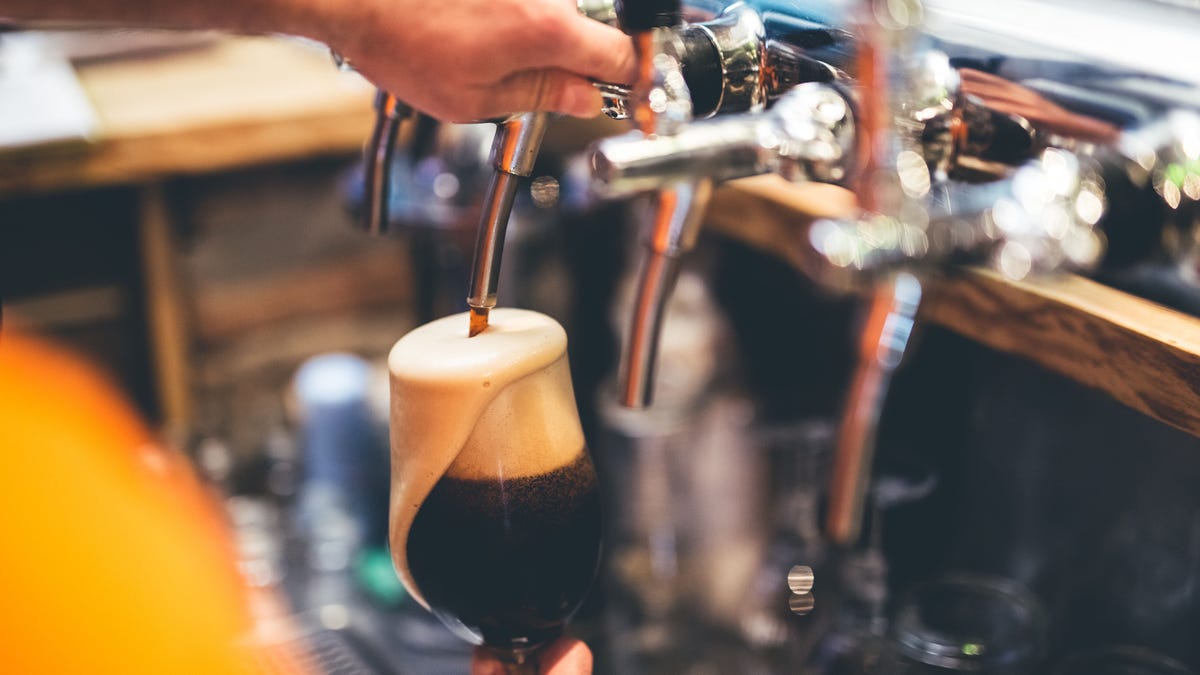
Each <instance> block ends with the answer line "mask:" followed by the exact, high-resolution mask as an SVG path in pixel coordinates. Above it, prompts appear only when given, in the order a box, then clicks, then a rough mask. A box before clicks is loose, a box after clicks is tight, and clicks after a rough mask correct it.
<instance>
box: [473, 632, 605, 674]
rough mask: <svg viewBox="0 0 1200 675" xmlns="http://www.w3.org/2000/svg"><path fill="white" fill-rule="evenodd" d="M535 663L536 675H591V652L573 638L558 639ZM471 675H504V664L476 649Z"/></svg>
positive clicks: (539, 655)
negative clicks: (536, 663) (536, 667)
mask: <svg viewBox="0 0 1200 675" xmlns="http://www.w3.org/2000/svg"><path fill="white" fill-rule="evenodd" d="M537 662H538V671H537V672H538V675H592V652H591V650H590V649H588V647H587V645H585V644H583V643H582V642H580V641H579V640H576V639H575V638H569V637H564V638H559V639H558V640H556V641H555V642H554V643H553V644H551V645H550V646H549V647H546V649H545V651H543V652H541V653H540V654H538V656H537ZM471 675H505V671H504V664H503V663H501V662H499V661H497V660H496V658H495V657H494V656H490V655H488V654H487V653H486V652H484V651H483V650H481V649H476V650H475V655H474V656H473V657H472V658H471Z"/></svg>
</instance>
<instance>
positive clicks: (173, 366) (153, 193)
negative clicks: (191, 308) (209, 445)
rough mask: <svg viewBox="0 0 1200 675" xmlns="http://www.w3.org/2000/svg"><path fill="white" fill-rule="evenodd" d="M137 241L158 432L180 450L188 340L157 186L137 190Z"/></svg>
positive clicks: (188, 379)
mask: <svg viewBox="0 0 1200 675" xmlns="http://www.w3.org/2000/svg"><path fill="white" fill-rule="evenodd" d="M138 231H139V233H138V238H139V240H140V241H141V244H142V278H143V283H144V285H145V289H146V322H147V326H146V328H147V334H148V336H149V342H150V350H151V352H152V355H153V359H154V383H155V388H156V390H157V393H158V401H159V410H160V412H161V414H162V429H163V432H164V434H165V435H166V437H167V439H168V440H170V441H171V442H173V443H175V444H176V445H179V446H181V445H182V444H183V443H184V442H186V440H187V438H188V434H189V432H191V431H192V411H193V409H194V406H193V405H192V372H191V367H190V366H189V359H188V354H189V353H190V347H191V344H190V339H189V333H188V327H187V319H186V317H185V311H184V299H183V296H184V294H183V286H182V280H181V279H180V278H179V270H180V269H181V268H180V265H179V262H178V260H179V256H178V253H177V251H178V248H177V247H176V246H175V232H174V229H173V228H172V225H171V216H170V212H169V209H168V208H167V199H166V195H164V194H163V190H162V187H161V186H159V185H149V186H146V187H145V188H143V189H142V194H141V214H140V222H139V223H138Z"/></svg>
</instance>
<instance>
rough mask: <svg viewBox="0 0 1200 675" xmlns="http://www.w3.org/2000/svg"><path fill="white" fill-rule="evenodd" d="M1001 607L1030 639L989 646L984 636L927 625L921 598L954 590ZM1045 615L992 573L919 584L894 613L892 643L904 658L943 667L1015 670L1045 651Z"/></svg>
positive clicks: (1022, 591) (1015, 585)
mask: <svg viewBox="0 0 1200 675" xmlns="http://www.w3.org/2000/svg"><path fill="white" fill-rule="evenodd" d="M956 588H957V589H959V590H960V591H965V592H968V593H971V594H973V595H976V596H977V597H978V598H979V599H980V600H983V601H984V602H988V603H991V604H992V606H993V607H1001V608H1003V609H1004V610H1005V611H1007V612H1009V616H1010V617H1011V618H1012V620H1013V621H1014V622H1015V623H1016V624H1017V625H1020V626H1022V628H1023V630H1022V632H1023V633H1025V634H1026V635H1027V636H1028V637H1029V638H1030V639H1028V640H1025V641H1021V640H1019V639H1014V640H1011V644H995V643H993V644H991V645H989V644H988V641H987V640H986V636H981V635H975V636H971V635H966V634H955V633H954V632H953V631H949V630H945V629H941V628H939V627H934V626H929V625H926V622H925V620H924V618H923V617H922V615H921V607H922V599H923V598H924V599H925V600H929V599H930V597H929V596H930V594H931V593H933V592H936V591H953V590H955V589H956ZM1046 625H1047V624H1046V616H1045V611H1044V610H1043V609H1042V605H1041V602H1040V601H1039V600H1038V599H1037V598H1036V597H1035V596H1034V595H1033V594H1032V593H1031V592H1030V591H1029V590H1028V589H1027V588H1025V586H1024V585H1022V584H1021V583H1019V582H1017V581H1015V580H1012V579H1007V578H1004V577H999V576H993V575H988V574H978V573H967V572H957V573H952V574H948V575H945V576H942V577H939V578H937V579H933V580H930V581H927V582H924V583H922V584H919V585H918V586H916V587H915V588H913V589H912V590H911V591H909V592H908V593H906V594H905V595H904V596H903V597H902V600H901V602H900V603H899V604H898V605H897V609H896V611H895V612H894V613H893V621H892V639H893V642H894V643H895V645H896V647H897V649H898V650H899V652H900V654H901V655H902V656H905V657H907V658H911V659H913V660H915V661H918V662H920V663H924V664H927V665H933V666H939V667H943V668H955V667H963V666H967V667H969V668H979V667H983V666H985V665H987V666H1002V667H1003V666H1011V665H1015V664H1018V663H1027V662H1032V661H1034V660H1036V659H1037V658H1038V657H1039V656H1040V655H1041V652H1042V649H1043V648H1044V642H1045V633H1046Z"/></svg>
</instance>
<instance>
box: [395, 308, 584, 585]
mask: <svg viewBox="0 0 1200 675" xmlns="http://www.w3.org/2000/svg"><path fill="white" fill-rule="evenodd" d="M467 326H468V318H467V314H465V313H463V314H457V315H454V316H448V317H445V318H443V319H438V320H437V321H434V322H432V323H428V324H426V325H424V326H421V327H419V328H417V329H415V330H413V331H412V332H411V333H409V334H408V335H405V336H404V337H403V338H401V339H400V341H399V342H397V343H396V346H395V347H393V348H392V352H391V354H390V355H389V356H388V368H389V370H390V373H391V390H392V404H391V439H392V495H391V528H390V529H391V533H390V534H391V536H390V541H391V549H392V558H393V560H394V561H395V563H396V569H397V571H398V572H399V573H400V578H401V580H402V581H404V584H405V586H407V587H408V590H409V592H411V593H412V594H413V596H414V597H416V598H417V599H418V600H419V601H421V602H422V604H424V599H423V598H422V596H421V594H420V592H419V590H418V589H417V586H416V584H415V583H414V582H413V579H412V576H411V574H410V573H409V569H408V554H407V544H408V531H409V528H410V527H411V526H412V522H413V519H414V518H415V517H416V515H417V511H418V510H419V509H420V507H421V504H422V502H424V500H425V497H426V496H428V495H429V491H430V490H432V489H433V486H434V485H435V484H436V483H437V482H438V480H440V479H441V478H442V477H443V476H445V475H449V476H453V477H455V478H465V479H498V478H501V477H504V478H515V477H520V476H531V475H536V474H539V473H545V472H548V471H552V470H554V469H557V468H559V467H562V466H565V465H567V464H569V463H570V462H571V461H573V460H574V459H575V458H576V457H578V456H579V453H580V452H581V451H582V449H583V444H584V442H583V432H582V429H581V427H580V425H579V413H578V410H577V409H576V407H575V397H574V394H573V393H572V389H571V373H570V370H569V368H568V366H567V336H566V332H565V331H564V330H563V328H562V326H560V325H559V324H558V322H556V321H555V320H554V319H551V318H550V317H548V316H545V315H544V314H539V313H537V312H531V311H527V310H519V309H497V310H493V311H492V312H491V316H490V321H489V326H488V328H487V330H485V331H484V332H483V333H481V334H480V335H477V336H475V337H473V338H468V337H467ZM448 536H452V535H448Z"/></svg>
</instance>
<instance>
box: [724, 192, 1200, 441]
mask: <svg viewBox="0 0 1200 675" xmlns="http://www.w3.org/2000/svg"><path fill="white" fill-rule="evenodd" d="M852 206H853V197H852V196H851V195H850V194H849V193H848V192H846V191H844V190H840V189H838V188H831V187H829V186H795V185H790V184H788V183H786V182H784V181H783V180H782V179H780V178H778V177H776V176H763V177H759V178H752V179H746V180H743V181H735V182H733V183H730V184H728V185H726V186H724V187H722V188H721V189H720V190H718V191H717V193H716V196H715V198H714V201H713V204H712V207H711V208H710V210H709V226H711V227H713V228H715V229H717V230H719V231H720V232H722V233H724V234H726V235H728V236H731V237H734V238H736V239H739V240H741V241H744V242H746V243H749V244H751V245H754V246H756V247H758V248H761V249H762V250H764V251H768V252H770V253H773V254H775V255H777V256H779V257H781V258H783V259H784V260H786V261H788V262H790V263H791V264H793V265H795V266H797V267H799V266H800V264H801V257H800V254H799V242H800V233H801V232H802V231H803V228H804V227H805V226H806V225H807V224H809V223H810V222H812V220H813V219H814V218H817V217H821V216H835V215H839V214H844V213H846V212H847V210H848V209H849V208H851V207H852ZM1198 292H1200V291H1198ZM919 316H920V318H922V319H924V320H927V321H931V322H933V323H935V324H938V325H941V326H944V327H946V328H949V329H951V330H953V331H955V332H957V333H960V334H962V335H964V336H966V337H968V338H970V339H972V340H975V341H976V342H979V343H981V344H984V345H986V346H988V347H991V348H993V349H996V350H999V351H1002V352H1006V353H1009V354H1014V355H1017V356H1020V357H1023V358H1025V359H1028V360H1030V361H1033V362H1035V363H1037V364H1039V365H1041V366H1043V367H1045V368H1047V369H1049V370H1052V371H1054V372H1057V373H1059V374H1062V375H1065V376H1067V377H1069V378H1071V379H1073V380H1075V381H1076V382H1079V383H1081V384H1083V385H1086V386H1089V387H1093V388H1096V389H1099V390H1101V391H1104V392H1106V393H1107V394H1109V395H1110V396H1112V397H1113V398H1114V399H1116V400H1118V401H1120V402H1121V403H1123V404H1125V405H1127V406H1129V407H1131V408H1133V409H1135V410H1138V411H1140V412H1142V413H1144V414H1146V415H1148V416H1150V417H1152V418H1154V419H1156V420H1159V421H1160V422H1163V423H1166V424H1168V425H1170V426H1172V427H1175V428H1177V429H1180V430H1182V431H1185V432H1188V433H1190V434H1192V435H1194V436H1200V318H1198V317H1195V316H1191V315H1188V314H1183V313H1181V312H1177V311H1174V310H1171V309H1168V308H1166V307H1163V306H1161V305H1158V304H1156V303H1153V302H1150V301H1148V300H1144V299H1142V298H1139V297H1136V296H1133V295H1130V294H1128V293H1124V292H1122V291H1118V290H1115V289H1113V288H1111V287H1108V286H1104V285H1101V284H1098V283H1096V282H1093V281H1090V280H1088V279H1085V278H1083V277H1080V276H1076V275H1070V274H1063V275H1056V276H1051V277H1046V278H1039V279H1033V280H1028V281H1020V282H1017V281H1011V280H1009V279H1006V278H1004V277H1002V276H1001V275H999V274H996V273H994V272H990V271H986V270H979V269H967V270H961V271H959V272H958V273H955V274H952V275H949V276H946V277H943V278H939V279H936V280H934V281H932V282H931V283H929V284H927V290H926V293H925V299H924V301H923V302H922V306H921V310H920V315H919Z"/></svg>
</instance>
